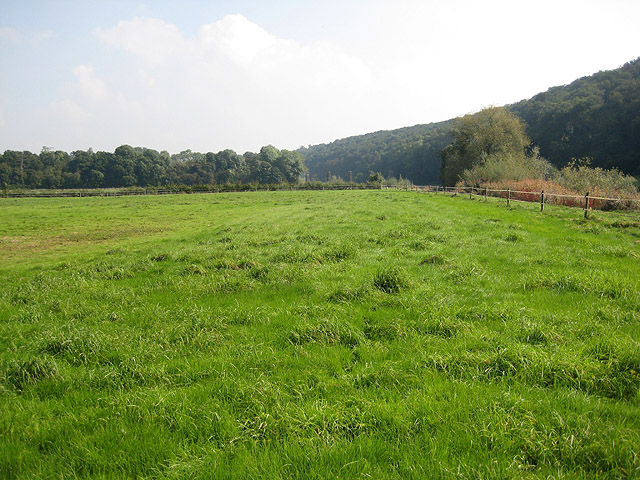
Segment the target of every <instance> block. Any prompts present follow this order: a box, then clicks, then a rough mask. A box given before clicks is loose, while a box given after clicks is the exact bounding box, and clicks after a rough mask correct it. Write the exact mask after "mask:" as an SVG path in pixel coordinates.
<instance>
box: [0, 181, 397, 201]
mask: <svg viewBox="0 0 640 480" xmlns="http://www.w3.org/2000/svg"><path fill="white" fill-rule="evenodd" d="M381 188H393V187H392V186H389V185H384V186H380V185H367V184H327V185H323V184H315V183H314V184H301V185H257V186H254V185H219V186H216V187H212V188H199V187H196V188H189V187H185V188H181V187H176V188H112V189H104V188H103V189H70V190H4V191H3V192H2V194H1V196H2V197H4V198H73V197H124V196H132V195H184V194H191V193H238V192H274V191H290V190H380V189H381ZM402 188H404V187H402Z"/></svg>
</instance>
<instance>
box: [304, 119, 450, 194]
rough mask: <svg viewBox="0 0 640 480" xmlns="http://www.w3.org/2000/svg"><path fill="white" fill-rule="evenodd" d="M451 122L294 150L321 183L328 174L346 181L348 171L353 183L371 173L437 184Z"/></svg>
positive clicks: (383, 132) (406, 128) (387, 131)
mask: <svg viewBox="0 0 640 480" xmlns="http://www.w3.org/2000/svg"><path fill="white" fill-rule="evenodd" d="M451 123H452V121H451V120H449V121H446V122H439V123H430V124H428V125H416V126H414V127H405V128H400V129H397V130H384V131H379V132H374V133H368V134H366V135H359V136H355V137H348V138H344V139H342V140H336V141H335V142H331V143H329V144H321V145H314V146H311V147H308V148H300V149H299V150H297V151H298V152H299V153H301V154H302V156H303V157H304V160H305V164H306V166H307V167H308V168H309V173H310V175H311V178H312V179H317V180H324V179H326V177H327V174H328V172H331V175H336V176H338V177H341V178H343V179H344V180H348V179H349V171H352V175H353V180H354V181H356V182H362V181H366V180H367V178H368V177H369V172H370V171H374V172H381V173H382V174H383V175H384V176H385V177H387V176H400V175H402V177H404V178H409V179H411V180H412V181H413V182H414V183H417V184H434V183H438V182H439V181H440V157H439V153H440V150H442V149H443V148H444V147H445V146H446V145H448V144H449V142H451V138H450V136H449V133H448V132H449V128H450V127H451ZM389 173H391V175H389Z"/></svg>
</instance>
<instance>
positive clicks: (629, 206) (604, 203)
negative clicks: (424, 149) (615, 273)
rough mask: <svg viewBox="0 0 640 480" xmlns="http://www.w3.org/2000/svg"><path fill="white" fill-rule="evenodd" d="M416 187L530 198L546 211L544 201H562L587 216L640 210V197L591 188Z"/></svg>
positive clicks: (509, 199) (508, 199) (515, 199)
mask: <svg viewBox="0 0 640 480" xmlns="http://www.w3.org/2000/svg"><path fill="white" fill-rule="evenodd" d="M413 188H415V189H418V190H421V191H427V192H435V193H438V192H442V193H449V194H452V195H469V197H481V198H482V197H483V198H484V199H485V200H486V199H488V198H489V197H492V198H495V197H497V198H502V199H504V200H505V202H506V204H507V205H509V204H510V203H511V202H528V203H539V204H540V211H544V207H545V205H561V206H565V207H573V208H581V209H583V210H584V216H585V218H587V217H588V216H589V211H590V210H601V211H609V212H612V213H618V212H619V211H621V210H624V211H629V210H635V211H637V210H640V198H613V197H599V196H595V195H590V194H589V192H587V193H585V194H584V195H569V194H560V193H548V192H545V191H544V190H542V191H539V192H532V191H524V190H511V189H510V188H506V189H492V188H484V187H443V186H439V185H435V186H432V185H428V186H419V187H418V186H417V187H413Z"/></svg>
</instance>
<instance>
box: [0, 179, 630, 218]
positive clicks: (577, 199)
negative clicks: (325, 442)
mask: <svg viewBox="0 0 640 480" xmlns="http://www.w3.org/2000/svg"><path fill="white" fill-rule="evenodd" d="M380 189H382V190H405V191H417V192H427V193H435V194H439V193H442V194H449V195H452V196H457V195H469V197H470V198H474V197H475V198H484V199H485V200H488V199H489V198H498V199H502V200H504V201H505V202H506V204H507V205H510V204H511V202H527V203H539V204H540V210H541V211H544V209H545V207H546V206H549V205H559V206H565V207H573V208H580V209H582V210H584V216H585V218H586V217H588V216H589V212H590V211H593V210H601V211H607V212H610V213H613V214H617V215H625V216H632V217H633V218H638V216H637V214H638V212H640V197H639V198H621V197H618V198H614V197H600V196H594V195H590V194H589V193H588V192H587V193H585V194H584V195H568V194H559V193H551V192H545V191H544V190H542V191H539V192H536V191H524V190H511V189H509V188H507V189H492V188H484V187H462V186H456V187H444V186H441V185H368V184H357V183H345V184H325V183H320V182H315V183H304V184H300V185H217V186H215V187H211V188H203V187H184V186H182V187H181V186H177V187H164V188H121V189H117V188H114V189H75V190H4V191H3V192H2V195H1V196H2V197H4V198H70V197H121V196H134V195H183V194H195V193H234V192H258V191H259V192H265V191H311V190H380ZM629 214H635V215H629Z"/></svg>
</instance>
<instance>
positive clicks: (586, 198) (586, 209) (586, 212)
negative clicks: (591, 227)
mask: <svg viewBox="0 0 640 480" xmlns="http://www.w3.org/2000/svg"><path fill="white" fill-rule="evenodd" d="M584 218H589V192H587V194H586V195H585V196H584Z"/></svg>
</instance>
